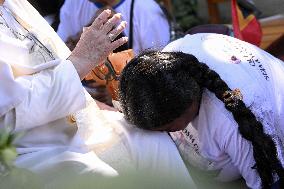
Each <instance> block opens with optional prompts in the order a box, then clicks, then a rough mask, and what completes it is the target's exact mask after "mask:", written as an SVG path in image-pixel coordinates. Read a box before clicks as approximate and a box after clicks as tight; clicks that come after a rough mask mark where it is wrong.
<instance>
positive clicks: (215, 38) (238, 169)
mask: <svg viewBox="0 0 284 189" xmlns="http://www.w3.org/2000/svg"><path fill="white" fill-rule="evenodd" d="M164 51H182V52H184V53H188V54H193V55H194V56H196V57H197V58H198V60H199V61H200V62H203V63H205V64H207V65H208V66H209V67H210V68H211V69H213V70H214V71H216V72H217V73H218V74H219V75H220V76H221V78H222V79H223V80H224V81H225V82H226V83H227V84H228V86H229V87H230V88H231V89H236V88H238V89H240V90H241V93H242V95H243V98H244V99H243V101H244V103H245V104H246V106H247V107H249V108H250V109H251V110H252V112H253V113H254V114H255V116H256V118H257V119H258V120H259V121H260V122H261V123H262V124H263V126H264V130H265V132H266V133H267V134H269V135H270V136H271V137H272V139H273V140H274V142H275V144H276V146H277V150H278V157H279V159H280V161H281V162H282V164H283V163H284V151H283V150H284V143H283V141H284V135H283V134H284V133H283V131H284V120H283V119H284V117H283V113H284V106H283V102H284V64H283V62H282V61H281V60H279V59H277V58H275V57H273V56H271V55H270V54H268V53H266V52H265V51H263V50H261V49H259V48H258V47H256V46H253V45H251V44H249V43H246V42H243V41H240V40H238V39H235V38H232V37H229V36H224V35H218V34H196V35H187V36H185V37H184V38H183V39H179V40H177V41H175V42H172V43H171V44H169V45H168V46H167V47H166V48H165V49H164ZM191 125H192V126H193V127H192V126H191ZM191 125H189V126H188V127H192V128H190V129H189V128H187V130H185V131H183V132H176V133H172V136H173V137H174V138H175V140H176V142H177V144H178V145H179V148H180V150H181V153H182V155H183V156H185V159H187V160H188V161H189V162H192V163H193V164H194V165H196V166H199V167H201V168H205V169H207V170H220V174H219V176H218V179H220V180H223V181H230V180H233V179H235V178H237V177H238V176H239V175H242V176H243V177H244V178H245V180H246V182H247V185H248V186H249V187H250V188H260V179H259V176H258V175H257V172H256V171H255V170H254V169H251V167H253V165H254V159H253V155H252V146H251V144H250V143H249V142H248V141H246V140H245V139H243V138H242V137H241V135H240V134H239V132H238V125H237V123H236V122H235V120H234V118H233V116H232V114H231V113H230V112H228V111H227V110H226V109H225V107H224V104H223V103H222V102H221V101H220V100H218V99H217V98H216V97H215V95H214V94H212V93H211V92H209V91H207V90H205V92H204V94H203V97H202V101H201V105H200V110H199V115H198V117H197V118H196V119H195V120H194V121H193V122H192V123H191ZM192 129H193V131H190V130H192ZM187 131H189V134H188V133H187ZM194 133H196V134H195V135H194ZM187 134H188V135H189V136H190V135H191V134H192V137H191V138H190V137H189V136H187ZM184 138H185V139H184ZM192 138H195V142H196V141H197V144H196V145H195V143H192V142H191V141H192ZM186 139H187V140H186ZM186 147H189V148H188V149H186ZM190 149H191V150H190ZM196 149H197V150H196ZM192 152H196V153H192ZM188 153H190V155H189V154H188ZM199 155H201V157H200V156H199ZM206 160H207V161H206Z"/></svg>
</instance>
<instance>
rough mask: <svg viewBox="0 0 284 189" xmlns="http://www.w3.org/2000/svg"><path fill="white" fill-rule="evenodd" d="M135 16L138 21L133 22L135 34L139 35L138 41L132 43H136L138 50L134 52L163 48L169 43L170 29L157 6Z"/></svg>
mask: <svg viewBox="0 0 284 189" xmlns="http://www.w3.org/2000/svg"><path fill="white" fill-rule="evenodd" d="M143 6H145V5H143ZM139 12H141V11H139ZM137 16H138V17H140V19H139V21H135V22H134V26H135V29H136V31H139V32H137V33H139V36H138V37H137V38H138V40H137V42H134V43H138V44H135V46H137V47H136V48H138V49H134V50H135V52H138V53H139V51H141V50H145V49H149V48H154V49H162V48H164V47H165V46H166V45H167V44H168V43H169V41H170V28H169V23H168V21H167V18H166V16H165V15H164V13H163V12H162V10H161V9H160V7H159V6H158V5H156V6H154V7H149V9H148V10H147V11H144V12H143V13H142V14H141V13H140V14H137ZM134 33H135V31H134ZM134 37H135V35H134ZM134 41H136V40H134Z"/></svg>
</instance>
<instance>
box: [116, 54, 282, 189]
mask: <svg viewBox="0 0 284 189" xmlns="http://www.w3.org/2000/svg"><path fill="white" fill-rule="evenodd" d="M203 88H206V89H208V90H209V91H211V92H213V93H214V94H215V95H216V97H217V98H218V99H219V100H221V101H222V102H224V104H225V107H226V109H227V110H229V111H230V112H231V113H232V114H233V117H234V119H235V121H236V122H237V123H238V126H239V127H238V128H239V132H240V133H241V135H242V137H243V138H245V139H246V140H248V141H250V142H251V144H252V146H253V156H254V159H255V162H256V165H255V166H254V167H255V168H256V169H257V171H258V173H259V176H260V178H261V181H262V187H263V188H270V186H271V185H272V184H273V182H274V176H275V175H278V177H279V178H280V184H281V186H283V179H284V171H283V167H282V165H281V163H280V161H279V160H278V158H277V151H276V147H275V144H274V142H273V140H272V139H271V137H270V136H269V135H267V134H265V133H264V130H263V125H262V123H261V122H259V121H257V119H256V117H255V115H254V114H253V113H252V112H251V110H250V109H248V108H247V107H246V105H245V104H244V102H243V101H242V100H238V103H237V104H236V105H235V106H231V105H230V104H229V102H227V101H225V99H224V96H223V95H224V93H225V92H226V91H231V89H230V88H229V87H228V85H227V84H226V83H225V82H224V81H223V80H222V79H221V78H220V76H219V74H217V73H216V72H215V71H213V70H211V69H210V68H209V67H208V66H207V65H206V64H204V63H200V62H199V61H198V60H197V58H195V57H194V56H193V55H189V54H185V53H182V52H155V51H150V52H144V53H142V54H140V55H139V56H138V57H136V58H134V59H133V60H132V61H131V62H130V63H129V64H128V65H127V66H126V67H125V69H124V70H123V73H122V75H121V80H120V101H121V104H122V109H123V112H124V114H125V117H126V119H127V120H129V121H130V122H131V123H133V124H135V125H137V126H138V127H141V128H144V129H152V128H156V127H160V126H162V125H164V124H166V123H170V122H171V121H173V120H174V119H176V118H177V117H179V116H180V115H181V114H182V113H183V112H184V111H185V110H186V108H187V107H188V106H190V105H191V103H192V102H193V100H198V99H200V98H201V91H202V89H203ZM281 188H282V187H281ZM283 188H284V187H283Z"/></svg>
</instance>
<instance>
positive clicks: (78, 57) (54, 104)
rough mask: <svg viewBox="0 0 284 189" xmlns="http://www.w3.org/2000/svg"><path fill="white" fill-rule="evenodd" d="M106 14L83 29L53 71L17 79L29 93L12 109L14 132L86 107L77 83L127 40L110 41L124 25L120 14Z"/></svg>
mask: <svg viewBox="0 0 284 189" xmlns="http://www.w3.org/2000/svg"><path fill="white" fill-rule="evenodd" d="M109 15H110V11H109V10H105V11H104V12H103V13H102V14H100V15H99V16H98V18H97V19H96V20H95V21H94V22H93V24H92V25H91V26H90V27H88V28H86V29H85V31H84V32H83V34H82V36H81V39H80V41H79V42H78V44H77V46H76V48H75V49H74V50H73V51H72V53H71V55H70V57H69V58H68V60H56V61H61V62H60V63H55V64H54V65H57V66H55V67H54V68H50V69H45V70H42V71H40V72H38V73H37V74H34V75H28V76H22V77H20V78H18V82H19V83H21V85H23V86H25V88H26V89H27V90H28V95H25V97H24V100H22V102H21V103H20V104H19V105H17V106H16V107H15V108H14V109H15V114H16V115H15V117H16V122H15V125H16V128H15V129H16V130H17V129H18V130H23V129H28V128H32V127H35V126H40V125H43V124H46V123H49V122H51V121H54V120H56V119H59V118H62V117H64V116H67V115H69V114H71V113H74V112H75V111H77V110H79V109H80V108H83V107H84V106H85V104H84V102H85V100H84V99H85V98H84V93H83V87H82V85H81V82H80V80H81V79H83V78H84V77H85V76H86V74H87V73H88V72H89V71H91V69H93V68H94V67H95V66H96V65H97V64H98V63H100V62H101V61H103V60H104V59H105V58H106V57H107V56H108V54H109V53H110V52H112V51H113V50H114V49H116V48H117V47H119V46H120V45H122V44H123V43H125V42H126V41H127V38H120V39H118V40H116V41H112V39H110V37H111V38H115V37H116V36H117V35H119V33H120V32H122V30H123V29H124V28H125V24H126V23H125V22H121V23H120V24H119V22H120V15H119V14H116V15H114V16H113V17H112V18H110V19H108V17H109ZM117 24H119V25H118V26H117V27H116V28H114V29H113V27H114V26H115V25H117ZM78 76H79V77H78Z"/></svg>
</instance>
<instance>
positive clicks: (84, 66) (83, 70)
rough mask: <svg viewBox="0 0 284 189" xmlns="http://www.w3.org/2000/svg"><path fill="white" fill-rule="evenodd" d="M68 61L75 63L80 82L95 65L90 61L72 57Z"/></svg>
mask: <svg viewBox="0 0 284 189" xmlns="http://www.w3.org/2000/svg"><path fill="white" fill-rule="evenodd" d="M67 60H70V61H71V62H72V63H73V65H74V67H75V69H76V71H77V73H78V75H79V77H80V80H83V79H84V78H85V76H86V75H87V74H88V73H89V72H90V70H91V69H92V68H93V65H92V64H91V63H90V62H89V61H88V60H86V59H83V58H79V57H76V56H73V55H71V56H70V57H69V58H68V59H67Z"/></svg>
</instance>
